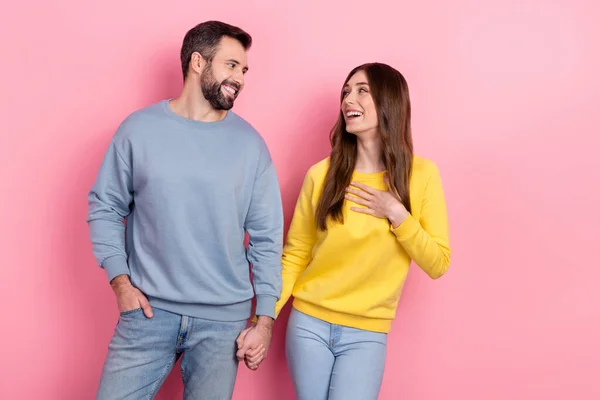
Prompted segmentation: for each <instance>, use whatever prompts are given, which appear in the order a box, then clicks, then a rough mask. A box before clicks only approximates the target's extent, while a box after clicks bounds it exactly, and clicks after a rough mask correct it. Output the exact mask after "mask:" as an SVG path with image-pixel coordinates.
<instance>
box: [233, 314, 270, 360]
mask: <svg viewBox="0 0 600 400" xmlns="http://www.w3.org/2000/svg"><path fill="white" fill-rule="evenodd" d="M273 322H274V321H273V319H272V318H269V317H264V316H260V317H258V322H256V323H253V324H252V326H250V328H248V329H245V330H243V331H242V332H241V333H240V335H239V336H238V338H237V341H236V342H237V346H238V352H237V358H238V360H239V361H242V360H244V362H245V363H246V366H247V367H248V368H249V369H250V370H252V371H256V370H257V369H258V367H259V365H260V364H261V363H262V362H263V360H264V359H265V358H266V357H267V353H268V351H269V346H270V345H271V336H272V333H273Z"/></svg>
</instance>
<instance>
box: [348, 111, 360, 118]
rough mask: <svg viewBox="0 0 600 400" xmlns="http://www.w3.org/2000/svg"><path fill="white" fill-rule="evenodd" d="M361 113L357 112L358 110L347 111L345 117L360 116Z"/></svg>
mask: <svg viewBox="0 0 600 400" xmlns="http://www.w3.org/2000/svg"><path fill="white" fill-rule="evenodd" d="M361 115H362V113H360V112H358V111H349V112H347V113H346V116H347V117H360V116H361Z"/></svg>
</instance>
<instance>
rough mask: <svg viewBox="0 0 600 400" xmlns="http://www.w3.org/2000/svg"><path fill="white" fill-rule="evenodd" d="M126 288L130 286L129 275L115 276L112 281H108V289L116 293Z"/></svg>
mask: <svg viewBox="0 0 600 400" xmlns="http://www.w3.org/2000/svg"><path fill="white" fill-rule="evenodd" d="M128 286H131V281H130V280H129V275H127V274H121V275H117V276H115V277H114V278H113V280H112V281H110V287H111V288H112V289H113V290H114V291H117V290H119V289H122V288H124V287H128Z"/></svg>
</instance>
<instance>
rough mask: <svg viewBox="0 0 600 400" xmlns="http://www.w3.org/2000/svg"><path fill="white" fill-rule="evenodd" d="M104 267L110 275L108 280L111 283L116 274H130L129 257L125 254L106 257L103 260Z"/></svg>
mask: <svg viewBox="0 0 600 400" xmlns="http://www.w3.org/2000/svg"><path fill="white" fill-rule="evenodd" d="M102 268H104V270H105V271H106V275H108V282H109V283H110V282H111V281H112V280H113V279H114V278H115V277H116V276H119V275H129V265H127V259H126V258H125V257H123V256H112V257H109V258H107V259H105V260H104V261H103V262H102Z"/></svg>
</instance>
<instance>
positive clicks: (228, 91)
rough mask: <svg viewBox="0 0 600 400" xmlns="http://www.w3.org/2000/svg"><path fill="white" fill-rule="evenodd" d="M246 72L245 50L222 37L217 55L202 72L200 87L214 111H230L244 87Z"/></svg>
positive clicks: (227, 38) (236, 43) (238, 44)
mask: <svg viewBox="0 0 600 400" xmlns="http://www.w3.org/2000/svg"><path fill="white" fill-rule="evenodd" d="M246 71H248V63H247V57H246V50H245V49H244V47H243V46H242V44H241V43H240V42H238V41H237V40H235V39H232V38H230V37H227V36H224V37H223V38H222V39H221V42H220V44H219V47H218V48H217V53H216V54H215V57H214V58H213V59H212V61H210V62H208V63H207V64H206V66H205V67H204V71H202V76H201V78H200V87H201V89H202V94H203V95H204V98H205V99H206V100H207V101H208V102H209V103H210V105H211V106H212V107H213V108H214V109H215V110H230V109H231V108H232V107H233V103H234V101H235V99H236V98H237V96H238V95H239V93H240V92H241V91H242V88H243V87H244V74H245V73H246Z"/></svg>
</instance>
